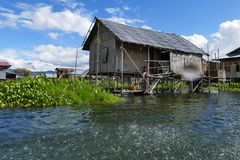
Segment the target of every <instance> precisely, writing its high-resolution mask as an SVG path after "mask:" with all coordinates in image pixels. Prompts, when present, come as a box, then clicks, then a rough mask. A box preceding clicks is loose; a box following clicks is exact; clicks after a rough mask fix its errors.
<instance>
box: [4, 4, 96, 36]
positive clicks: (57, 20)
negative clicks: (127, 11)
mask: <svg viewBox="0 0 240 160" xmlns="http://www.w3.org/2000/svg"><path fill="white" fill-rule="evenodd" d="M21 6H22V8H28V6H23V4H22V5H21ZM0 16H1V17H3V18H4V19H3V20H0V28H1V27H16V26H17V27H25V28H31V29H35V30H44V29H55V30H59V31H64V32H75V33H78V34H79V35H80V36H85V34H86V33H87V31H88V29H89V27H90V25H91V16H90V15H88V14H86V13H82V12H80V11H76V12H74V11H71V10H68V9H65V10H63V11H58V12H55V11H53V9H52V7H51V6H48V5H44V6H43V5H39V6H38V7H33V8H32V9H30V10H25V9H23V10H22V12H20V13H19V14H16V13H10V12H0Z"/></svg>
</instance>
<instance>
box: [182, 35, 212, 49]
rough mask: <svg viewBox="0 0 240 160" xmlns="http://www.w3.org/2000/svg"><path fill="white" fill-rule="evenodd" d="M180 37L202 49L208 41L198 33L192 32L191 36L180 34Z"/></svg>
mask: <svg viewBox="0 0 240 160" xmlns="http://www.w3.org/2000/svg"><path fill="white" fill-rule="evenodd" d="M182 37H183V38H185V39H187V40H188V41H190V42H192V43H193V44H195V45H196V46H197V47H199V48H202V49H203V48H205V47H206V45H207V43H208V40H207V39H206V38H205V37H204V36H202V35H200V34H193V35H192V36H182Z"/></svg>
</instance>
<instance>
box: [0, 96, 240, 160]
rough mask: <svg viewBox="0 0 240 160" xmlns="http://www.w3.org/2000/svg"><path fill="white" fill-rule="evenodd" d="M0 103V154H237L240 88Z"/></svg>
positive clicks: (30, 156) (106, 156) (46, 156)
mask: <svg viewBox="0 0 240 160" xmlns="http://www.w3.org/2000/svg"><path fill="white" fill-rule="evenodd" d="M91 107H93V109H80V108H82V107H59V108H50V109H37V110H36V109H35V110H33V109H0V159H6V160H9V159H14V160H15V159H24V160H26V159H27V160H28V159H34V160H35V159H57V160H60V159H64V160H66V159H144V160H145V159H239V157H240V94H238V93H221V94H220V95H218V94H212V95H210V94H194V95H175V96H174V95H171V96H170V95H166V96H158V97H156V96H146V97H127V98H126V102H125V103H124V104H118V105H108V106H91Z"/></svg>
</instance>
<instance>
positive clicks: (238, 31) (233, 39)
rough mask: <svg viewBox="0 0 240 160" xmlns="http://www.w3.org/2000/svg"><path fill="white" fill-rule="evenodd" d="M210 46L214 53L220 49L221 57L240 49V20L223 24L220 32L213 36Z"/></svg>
mask: <svg viewBox="0 0 240 160" xmlns="http://www.w3.org/2000/svg"><path fill="white" fill-rule="evenodd" d="M209 46H210V51H212V52H213V53H216V52H217V50H218V49H219V50H220V55H221V56H223V55H225V54H227V53H229V52H230V51H232V50H234V49H236V48H238V47H240V19H236V20H233V21H226V22H223V23H221V24H220V26H219V30H218V32H215V33H213V34H212V35H211V40H210V44H209Z"/></svg>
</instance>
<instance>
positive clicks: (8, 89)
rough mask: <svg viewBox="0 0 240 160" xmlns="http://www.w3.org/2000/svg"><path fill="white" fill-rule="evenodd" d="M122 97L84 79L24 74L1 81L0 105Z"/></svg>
mask: <svg viewBox="0 0 240 160" xmlns="http://www.w3.org/2000/svg"><path fill="white" fill-rule="evenodd" d="M120 101H121V98H120V97H116V96H114V95H112V94H111V93H109V92H107V91H106V90H105V89H103V88H102V87H100V86H96V85H94V84H92V83H90V82H89V81H86V80H83V79H80V80H79V79H61V80H56V79H46V78H43V77H41V78H35V79H34V78H27V79H22V80H8V81H1V82H0V107H1V108H3V107H43V108H44V107H56V106H70V105H77V104H110V103H118V102H120Z"/></svg>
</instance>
